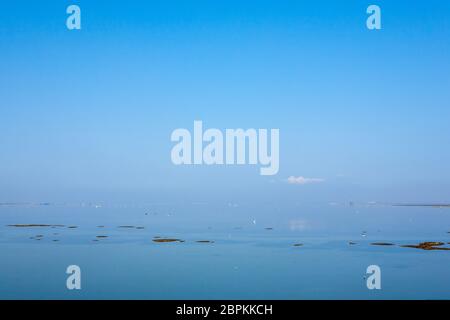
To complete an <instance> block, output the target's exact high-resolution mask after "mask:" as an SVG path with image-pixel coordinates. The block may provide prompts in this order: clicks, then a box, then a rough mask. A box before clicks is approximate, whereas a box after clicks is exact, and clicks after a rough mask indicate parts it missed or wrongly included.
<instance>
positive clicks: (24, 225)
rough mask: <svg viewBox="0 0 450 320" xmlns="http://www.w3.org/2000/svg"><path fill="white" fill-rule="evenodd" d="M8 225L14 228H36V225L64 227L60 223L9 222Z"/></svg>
mask: <svg viewBox="0 0 450 320" xmlns="http://www.w3.org/2000/svg"><path fill="white" fill-rule="evenodd" d="M8 227H15V228H36V227H43V228H45V227H47V228H48V227H65V226H64V225H62V224H9V225H8Z"/></svg>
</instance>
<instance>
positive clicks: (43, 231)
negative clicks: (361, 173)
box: [0, 203, 450, 299]
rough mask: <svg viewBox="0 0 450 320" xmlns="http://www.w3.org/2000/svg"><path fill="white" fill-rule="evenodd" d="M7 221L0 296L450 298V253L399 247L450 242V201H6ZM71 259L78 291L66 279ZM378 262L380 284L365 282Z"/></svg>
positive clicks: (2, 221) (3, 220) (1, 233)
mask: <svg viewBox="0 0 450 320" xmlns="http://www.w3.org/2000/svg"><path fill="white" fill-rule="evenodd" d="M15 224H50V225H60V226H54V227H17V226H16V227H15V226H9V225H15ZM0 225H1V226H0V256H1V260H0V298H2V299H5V298H6V299H25V298H33V299H48V298H57V299H107V298H118V299H394V298H395V299H449V298H450V275H449V273H448V268H449V266H450V251H441V250H436V251H428V250H420V249H414V248H404V247H401V246H400V245H407V244H418V243H419V242H424V241H440V242H445V243H446V245H444V246H442V247H448V248H450V245H449V244H447V243H448V242H450V233H448V232H449V231H450V209H448V208H423V207H392V206H381V205H363V204H355V205H348V204H332V205H331V204H312V205H298V206H292V207H284V208H278V207H276V206H270V205H267V206H264V207H262V208H261V207H260V208H255V207H252V206H251V205H248V204H224V205H208V204H206V203H201V204H198V203H197V204H173V205H171V204H145V205H105V204H102V205H101V206H100V205H93V204H87V205H86V204H46V205H31V204H21V205H2V206H0ZM62 225H63V226H62ZM69 227H76V228H69ZM136 227H139V228H136ZM155 237H161V238H159V239H164V238H173V239H181V240H183V241H184V242H170V243H157V242H154V241H153V240H154V239H155ZM55 240H56V241H55ZM203 240H208V241H213V242H212V243H199V242H197V241H203ZM349 242H353V243H354V244H349ZM374 242H383V243H386V242H387V243H394V244H395V245H393V246H374V245H371V243H374ZM295 244H302V245H301V246H294V245H295ZM73 264H75V265H78V266H80V268H81V273H82V289H81V290H68V289H67V288H66V279H67V277H68V275H67V274H66V272H65V271H66V268H67V266H69V265H73ZM374 264H375V265H378V266H380V268H381V272H382V280H381V283H382V289H381V290H368V289H367V286H366V277H367V274H366V268H367V267H368V266H369V265H374Z"/></svg>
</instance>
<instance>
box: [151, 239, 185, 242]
mask: <svg viewBox="0 0 450 320" xmlns="http://www.w3.org/2000/svg"><path fill="white" fill-rule="evenodd" d="M153 242H160V243H163V242H184V240H180V239H172V238H154V239H153Z"/></svg>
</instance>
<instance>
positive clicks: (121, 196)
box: [0, 0, 450, 202]
mask: <svg viewBox="0 0 450 320" xmlns="http://www.w3.org/2000/svg"><path fill="white" fill-rule="evenodd" d="M70 4H78V5H79V6H80V7H81V10H82V30H80V31H68V30H67V29H66V27H65V20H66V17H67V15H66V13H65V9H66V7H67V6H68V5H70ZM369 4H378V5H379V6H380V7H381V10H382V26H383V29H382V30H380V31H369V30H368V29H367V28H366V27H365V20H366V17H367V15H366V13H365V11H366V8H367V6H368V5H369ZM449 14H450V3H449V2H446V1H372V2H367V1H114V2H111V1H92V0H90V1H3V2H2V8H1V10H0V146H1V156H0V201H43V200H46V201H63V200H80V201H84V200H104V201H113V200H124V201H128V200H133V201H134V200H144V199H145V200H148V199H160V198H161V197H167V198H169V199H170V198H174V197H175V198H180V197H181V198H186V199H189V200H198V199H204V198H208V199H246V200H249V201H252V200H254V201H258V199H260V198H261V196H264V197H266V198H267V197H269V198H271V199H274V201H278V200H279V201H281V200H282V201H291V202H292V201H303V200H304V201H311V200H317V201H348V200H356V201H371V200H375V201H394V202H397V201H400V202H401V201H412V202H422V201H437V202H448V201H449V200H450V195H449V190H450V170H449V163H450V151H449V149H448V145H449V142H450V126H449V125H448V123H449V119H450V108H449V101H450V90H449V84H450V81H449V74H450V59H449V58H450V42H449V41H448V39H450V20H449V18H448V15H449ZM194 120H202V121H203V122H204V126H205V127H213V128H219V129H225V128H279V129H280V171H279V174H278V175H276V176H274V177H262V176H260V175H259V168H258V167H252V166H245V167H239V168H238V167H217V166H215V167H206V166H200V167H176V166H174V165H173V164H172V163H171V161H170V150H171V148H172V146H173V144H172V143H171V142H170V134H171V132H172V130H174V129H176V128H183V127H184V128H188V129H191V128H192V125H193V121H194ZM292 175H293V176H303V177H307V178H321V179H324V181H323V182H321V183H316V184H310V185H290V184H288V183H287V182H286V179H287V178H288V177H289V176H292Z"/></svg>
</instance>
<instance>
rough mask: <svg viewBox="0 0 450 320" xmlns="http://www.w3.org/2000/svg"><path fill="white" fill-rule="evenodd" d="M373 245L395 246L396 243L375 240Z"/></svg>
mask: <svg viewBox="0 0 450 320" xmlns="http://www.w3.org/2000/svg"><path fill="white" fill-rule="evenodd" d="M371 245H372V246H394V245H395V244H394V243H390V242H373V243H371Z"/></svg>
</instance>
